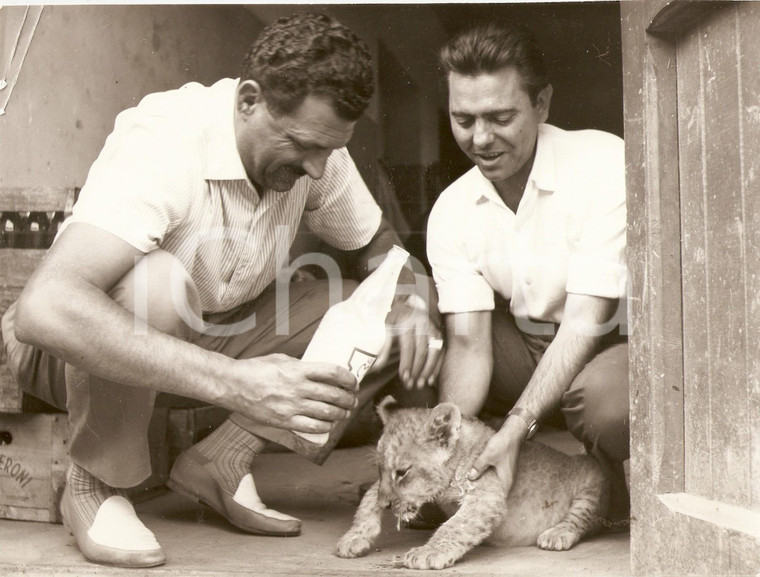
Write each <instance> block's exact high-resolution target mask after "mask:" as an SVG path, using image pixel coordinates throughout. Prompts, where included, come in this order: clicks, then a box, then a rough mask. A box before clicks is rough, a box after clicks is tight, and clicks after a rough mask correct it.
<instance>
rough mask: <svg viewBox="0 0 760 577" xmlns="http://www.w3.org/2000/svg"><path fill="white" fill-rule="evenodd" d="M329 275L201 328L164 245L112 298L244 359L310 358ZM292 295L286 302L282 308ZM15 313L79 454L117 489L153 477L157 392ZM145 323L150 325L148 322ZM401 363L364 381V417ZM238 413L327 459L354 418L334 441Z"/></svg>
mask: <svg viewBox="0 0 760 577" xmlns="http://www.w3.org/2000/svg"><path fill="white" fill-rule="evenodd" d="M329 282H330V281H327V280H317V281H305V282H298V283H290V284H287V295H286V297H285V300H284V301H283V297H282V294H280V297H279V298H278V296H277V287H276V285H275V284H274V283H273V284H272V285H271V286H270V287H269V288H268V289H267V290H265V291H264V292H263V293H262V294H261V295H260V296H259V297H257V298H256V299H255V300H254V301H252V302H249V303H245V304H243V305H241V306H239V307H237V308H235V309H233V310H231V311H227V312H224V313H216V314H210V315H206V316H205V317H203V320H204V321H205V322H206V323H207V324H208V323H210V324H211V325H213V326H214V327H215V328H214V329H212V330H210V331H209V330H203V331H199V330H196V329H193V328H191V326H190V325H192V323H188V322H187V319H188V317H194V318H195V319H200V318H201V316H202V315H201V311H200V304H199V299H198V293H197V290H196V288H195V285H194V284H193V282H192V280H191V279H190V276H189V275H188V274H187V273H186V271H185V270H184V267H182V265H181V263H180V262H179V261H178V260H177V259H176V258H175V257H173V256H172V255H171V254H169V253H167V252H165V251H161V250H158V251H154V252H151V253H149V254H148V255H146V256H145V257H144V258H143V259H142V260H141V261H140V262H139V264H138V265H137V267H135V269H133V270H132V271H131V272H129V273H128V274H127V275H125V277H124V278H123V279H121V280H120V281H119V283H118V284H117V286H116V287H114V289H113V290H112V291H111V293H110V297H111V298H113V299H114V300H115V301H116V302H117V303H118V304H120V305H121V306H122V307H124V308H126V309H127V310H129V311H131V312H133V313H134V314H135V316H136V317H139V318H141V319H143V320H145V322H146V323H147V324H148V325H150V326H151V327H153V328H155V329H158V330H160V331H162V332H164V333H166V334H169V335H172V336H175V337H177V338H180V339H184V340H186V341H188V342H191V343H193V344H195V345H197V346H199V347H202V348H204V349H207V350H211V351H216V352H218V353H221V354H224V355H227V356H229V357H232V358H236V359H244V358H251V357H259V356H263V355H268V354H272V353H284V354H287V355H289V356H292V357H296V358H300V356H301V355H302V354H303V353H304V351H305V350H306V346H307V345H308V343H309V341H310V340H311V337H312V335H313V334H314V331H315V330H316V328H317V326H318V325H319V322H320V320H321V318H322V316H323V315H324V313H325V312H326V311H327V309H328V308H329V305H330V304H332V303H331V301H330V298H329V295H330V290H329ZM338 284H339V288H340V292H341V293H342V294H341V295H338V296H339V298H345V297H347V296H348V295H349V294H350V293H351V292H352V291H353V290H354V288H356V286H357V283H356V282H354V281H350V280H344V281H339V283H338ZM282 290H283V287H280V291H282ZM283 302H284V303H286V306H282V305H283ZM177 303H180V305H181V306H178V304H177ZM252 315H255V317H254V316H252ZM14 317H15V304H14V305H12V306H11V307H10V308H9V309H8V311H7V313H6V314H5V315H4V317H3V320H2V331H3V340H4V342H5V347H6V353H7V358H8V366H9V368H10V370H11V372H12V373H13V374H14V376H15V377H16V380H17V381H18V383H19V384H20V386H21V388H22V389H23V390H24V391H25V392H26V393H28V394H30V395H33V396H35V397H37V398H40V399H42V400H43V401H45V402H47V403H49V404H51V405H53V406H55V407H58V408H60V409H65V410H67V411H68V414H69V426H70V433H71V444H70V454H71V458H72V460H73V461H74V462H75V463H77V464H78V465H80V466H82V467H83V468H84V469H86V470H88V471H89V472H90V473H92V474H93V475H95V476H96V477H98V478H99V479H101V480H102V481H104V482H106V483H107V484H109V485H111V486H113V487H132V486H135V485H137V484H139V483H140V482H142V481H143V480H144V479H146V478H147V477H148V476H149V475H150V472H151V469H150V455H149V451H148V426H149V424H150V420H151V416H152V413H153V406H154V403H155V398H156V392H155V391H154V390H151V389H147V388H141V387H131V386H126V385H122V384H120V383H117V382H112V381H107V380H105V379H102V378H100V377H97V376H95V375H92V374H88V373H86V372H85V371H83V370H82V369H79V368H77V367H76V366H73V365H70V364H67V363H64V362H63V361H60V360H59V359H56V358H55V357H52V356H51V355H48V354H47V353H46V352H44V351H41V350H39V349H35V348H34V347H32V346H30V345H26V344H22V343H19V342H18V341H17V340H16V338H15V336H14V328H13V327H14ZM254 320H255V322H254ZM135 327H136V329H135V330H140V328H139V325H138V324H136V325H135ZM196 328H197V327H196ZM397 358H398V357H397V356H396V357H395V359H396V360H397ZM396 371H397V366H394V363H393V362H391V363H389V364H388V365H387V366H386V368H385V369H382V370H381V371H379V372H377V373H374V374H371V375H368V376H367V377H366V378H365V379H364V381H363V382H362V387H361V390H360V393H359V395H358V396H359V402H360V406H359V407H358V408H357V409H355V410H354V411H353V412H352V416H356V415H358V414H359V413H360V411H361V408H362V407H363V406H366V404H367V403H368V402H370V401H371V400H372V399H373V398H374V396H375V394H377V393H378V392H379V391H380V390H381V389H382V388H383V387H385V386H386V385H387V384H388V383H389V382H391V381H392V380H393V378H394V376H395V374H396ZM393 394H394V395H396V396H397V398H399V397H400V398H399V400H400V401H401V402H402V403H405V404H409V405H415V404H421V405H424V404H429V403H432V402H434V392H433V391H432V389H430V388H428V390H424V391H421V392H420V393H405V392H404V391H403V390H402V388H401V387H397V388H396V389H395V390H394V391H393ZM231 419H232V420H233V421H234V422H235V423H237V424H238V425H240V426H242V427H244V428H246V429H247V430H249V431H251V432H253V433H256V434H259V435H261V436H263V437H264V438H267V439H269V440H272V441H275V442H277V443H279V444H282V445H284V446H287V447H289V448H291V449H293V450H295V451H297V452H299V453H301V454H303V455H304V456H306V457H307V458H309V459H310V460H312V461H314V462H316V463H322V462H323V461H324V460H325V459H326V458H327V456H328V455H329V453H330V452H331V450H332V449H333V448H334V446H335V444H336V443H337V442H338V440H339V439H340V436H341V435H342V433H343V432H344V431H345V428H346V427H347V425H348V424H349V423H350V420H351V419H348V420H346V421H344V422H341V423H339V424H338V426H336V427H335V429H334V430H333V432H332V433H331V435H330V439H329V441H328V442H327V444H326V445H324V446H322V447H317V446H315V445H312V444H311V443H307V442H305V441H304V440H303V439H301V437H299V436H297V435H295V434H293V433H291V432H289V431H286V430H281V429H274V428H269V427H262V426H260V425H258V424H257V423H254V422H253V421H250V420H249V419H247V418H245V417H244V416H243V415H239V414H235V413H233V414H232V416H231Z"/></svg>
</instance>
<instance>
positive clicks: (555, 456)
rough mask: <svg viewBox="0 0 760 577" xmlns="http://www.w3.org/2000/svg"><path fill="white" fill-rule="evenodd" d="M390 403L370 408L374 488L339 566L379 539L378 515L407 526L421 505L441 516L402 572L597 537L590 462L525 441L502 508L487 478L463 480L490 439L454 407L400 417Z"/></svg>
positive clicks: (600, 494) (500, 495)
mask: <svg viewBox="0 0 760 577" xmlns="http://www.w3.org/2000/svg"><path fill="white" fill-rule="evenodd" d="M395 404H396V403H395V401H394V399H393V398H392V397H386V398H385V399H384V400H383V401H382V402H381V403H380V405H379V406H378V413H379V415H380V418H381V420H382V422H383V425H384V428H383V434H382V436H381V437H380V441H379V442H378V446H377V458H378V464H379V468H380V479H379V480H378V481H377V482H376V483H375V484H374V485H373V486H372V488H371V489H369V491H367V493H366V494H365V495H364V498H363V499H362V501H361V504H360V505H359V509H358V510H357V511H356V515H355V516H354V521H353V524H352V526H351V529H349V531H348V532H347V533H346V534H345V535H343V537H341V539H340V540H339V541H338V545H337V548H336V551H335V553H336V555H338V556H339V557H360V556H362V555H366V554H367V552H368V551H369V550H370V547H371V546H372V544H373V542H374V541H375V539H376V538H377V537H378V535H379V534H380V525H381V518H382V515H383V510H384V509H391V511H392V512H393V514H394V515H395V516H396V518H397V519H398V523H399V525H400V524H401V523H402V522H405V523H406V522H409V521H411V520H412V519H413V518H414V517H415V515H416V514H417V512H418V511H419V510H420V507H421V506H422V505H423V504H424V503H428V502H435V503H437V504H438V505H439V506H440V507H441V508H442V509H443V510H444V511H445V512H446V514H447V515H449V517H450V518H449V519H448V521H446V522H445V523H444V524H442V525H441V526H440V527H439V528H438V529H437V530H436V531H435V533H434V534H433V535H432V537H431V538H430V540H429V541H428V542H427V543H426V544H425V545H423V546H421V547H416V548H414V549H412V550H410V551H408V552H407V553H406V555H405V556H404V558H403V559H402V560H401V562H402V563H403V565H404V566H406V567H408V568H410V569H443V568H444V567H449V566H451V565H453V564H454V563H455V562H456V561H457V560H458V559H460V558H461V557H462V556H463V555H464V554H465V553H467V552H468V551H470V550H471V549H472V548H473V547H475V546H476V545H478V544H480V543H481V542H483V541H485V540H487V541H486V542H487V543H489V544H492V545H501V546H525V545H533V544H536V543H537V544H538V546H539V547H540V548H542V549H551V550H555V551H560V550H565V549H569V548H570V547H572V546H573V545H575V544H576V543H577V542H578V541H579V540H580V539H581V538H582V537H583V536H585V535H589V534H593V533H595V532H596V531H598V529H599V518H600V517H602V516H603V515H604V514H605V513H606V508H607V500H608V483H607V481H606V478H605V475H604V473H603V472H602V468H601V466H600V465H599V464H598V462H597V461H596V459H594V458H593V457H590V456H587V455H578V456H575V457H571V456H568V455H566V454H564V453H560V452H559V451H555V450H554V449H551V448H549V447H547V446H545V445H542V444H540V443H533V442H530V441H526V442H525V443H524V444H523V447H522V450H521V452H520V458H519V461H518V466H517V473H516V475H515V480H514V484H513V486H512V489H511V491H510V493H509V499H507V498H506V496H505V494H504V488H503V486H502V484H501V482H500V481H499V479H498V478H497V476H496V473H495V471H494V470H493V469H489V470H488V471H486V472H485V473H484V474H483V475H482V476H481V477H480V478H479V479H477V480H475V481H469V480H468V479H467V472H468V471H469V470H470V468H471V466H472V463H473V462H474V460H475V458H476V457H477V455H478V454H480V452H481V451H482V450H483V447H484V446H485V444H486V442H487V441H488V439H489V438H490V437H491V436H492V435H493V434H494V432H493V431H492V430H491V429H489V428H488V427H487V426H485V425H484V424H483V423H481V422H480V421H478V420H477V419H473V418H466V417H465V418H463V417H462V415H461V413H460V411H459V408H458V407H457V406H456V405H454V404H452V403H441V404H440V405H438V406H437V407H435V408H433V409H398V408H397V407H396V406H395Z"/></svg>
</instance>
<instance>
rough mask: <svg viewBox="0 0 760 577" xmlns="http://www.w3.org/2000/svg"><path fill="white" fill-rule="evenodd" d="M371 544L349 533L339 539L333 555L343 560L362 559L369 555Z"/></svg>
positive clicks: (362, 537) (363, 538) (364, 538)
mask: <svg viewBox="0 0 760 577" xmlns="http://www.w3.org/2000/svg"><path fill="white" fill-rule="evenodd" d="M370 547H372V542H371V541H370V540H369V539H367V538H366V537H365V536H363V535H357V534H356V533H352V532H351V531H349V532H348V533H346V534H345V535H343V537H341V538H340V540H339V541H338V544H337V545H336V546H335V554H336V555H337V556H338V557H343V558H344V559H353V558H354V557H363V556H364V555H366V554H367V553H369V549H370Z"/></svg>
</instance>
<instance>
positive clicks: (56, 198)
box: [0, 186, 79, 213]
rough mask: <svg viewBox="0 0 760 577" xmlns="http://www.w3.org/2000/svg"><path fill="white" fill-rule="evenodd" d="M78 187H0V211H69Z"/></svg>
mask: <svg viewBox="0 0 760 577" xmlns="http://www.w3.org/2000/svg"><path fill="white" fill-rule="evenodd" d="M78 191H79V189H77V188H58V187H50V186H37V187H8V186H5V187H0V212H2V211H6V210H7V211H10V212H23V211H30V212H53V211H56V212H57V211H63V212H66V213H70V212H71V209H72V208H73V206H74V201H75V199H76V195H77V193H78Z"/></svg>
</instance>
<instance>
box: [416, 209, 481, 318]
mask: <svg viewBox="0 0 760 577" xmlns="http://www.w3.org/2000/svg"><path fill="white" fill-rule="evenodd" d="M461 218H462V215H461V212H460V211H458V210H457V209H456V207H455V206H452V205H451V204H450V203H448V202H446V199H444V198H441V199H439V201H438V202H437V203H436V205H435V206H434V207H433V210H432V211H431V213H430V218H429V220H428V233H427V255H428V261H429V262H430V266H431V267H432V269H433V279H434V280H435V284H436V288H437V290H438V308H439V310H440V312H441V313H462V312H473V311H485V310H493V308H494V292H493V289H492V288H491V286H490V285H489V284H488V282H487V281H486V279H485V278H484V277H483V275H482V273H481V272H480V270H479V268H478V266H477V264H476V263H474V262H472V261H471V259H470V258H469V257H468V254H467V250H466V243H465V242H464V238H463V236H462V235H463V234H467V227H466V226H462V222H461Z"/></svg>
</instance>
